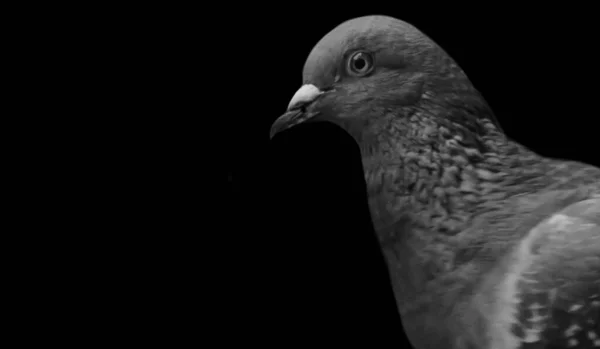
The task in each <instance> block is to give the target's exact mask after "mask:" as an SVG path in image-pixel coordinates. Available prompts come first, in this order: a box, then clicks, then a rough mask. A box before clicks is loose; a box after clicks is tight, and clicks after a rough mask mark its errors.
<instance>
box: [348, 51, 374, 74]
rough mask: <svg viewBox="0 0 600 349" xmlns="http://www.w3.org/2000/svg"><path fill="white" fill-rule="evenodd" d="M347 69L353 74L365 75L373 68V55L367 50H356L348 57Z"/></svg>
mask: <svg viewBox="0 0 600 349" xmlns="http://www.w3.org/2000/svg"><path fill="white" fill-rule="evenodd" d="M346 70H347V71H348V74H350V75H353V76H365V75H367V74H369V73H370V72H371V70H373V57H372V56H371V54H370V53H368V52H366V51H358V52H355V53H353V54H352V55H351V56H350V57H349V58H348V61H347V63H346Z"/></svg>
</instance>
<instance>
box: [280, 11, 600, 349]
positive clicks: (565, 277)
mask: <svg viewBox="0 0 600 349" xmlns="http://www.w3.org/2000/svg"><path fill="white" fill-rule="evenodd" d="M361 60H362V62H360V61H361ZM357 62H358V63H357ZM304 83H305V85H304V87H303V88H302V89H301V90H299V91H298V93H297V94H296V96H294V99H293V101H292V103H291V104H290V108H289V110H288V112H287V113H286V114H284V115H283V116H282V117H281V118H279V119H278V120H277V121H276V123H275V124H274V126H273V133H276V132H278V131H280V130H282V129H285V128H287V127H291V126H293V125H294V124H296V123H300V122H314V121H328V122H333V123H335V124H337V125H339V126H340V127H342V128H344V129H345V130H346V131H347V132H348V133H349V134H350V135H352V136H353V137H354V139H355V140H356V142H357V144H358V145H359V147H360V149H361V155H362V163H363V169H364V172H365V180H366V183H367V188H366V189H367V193H368V198H369V207H370V212H371V217H372V221H373V225H374V228H375V231H376V234H377V236H378V239H379V241H380V245H381V248H382V252H383V254H384V256H385V258H386V261H387V265H388V269H389V273H390V279H391V284H392V288H393V290H394V294H395V297H396V301H397V306H398V310H399V312H400V315H401V317H402V322H403V326H404V329H405V331H406V333H407V335H408V337H409V339H410V340H411V342H412V344H413V345H414V346H415V347H416V348H419V349H437V348H448V349H467V348H481V349H526V348H547V349H549V348H597V347H600V330H598V327H600V320H599V317H600V169H598V168H596V167H593V166H591V165H587V164H583V163H579V162H574V161H563V160H557V159H549V158H545V157H542V156H540V155H538V154H536V153H534V152H532V151H530V150H529V149H527V148H526V147H523V146H521V145H520V144H518V143H516V142H514V141H512V140H510V139H509V138H508V137H506V135H505V134H504V133H503V131H502V129H501V127H500V125H499V123H498V122H497V120H496V119H495V116H494V114H493V112H492V111H491V109H490V108H489V106H488V105H487V103H486V102H485V100H484V99H483V97H482V96H481V95H480V94H479V92H478V91H477V90H476V89H475V88H474V87H473V86H472V84H471V83H470V81H469V80H468V78H467V77H466V75H465V74H464V72H463V71H462V70H461V69H460V68H459V67H458V65H457V64H456V63H455V62H454V61H453V60H452V59H451V58H450V57H449V56H448V55H447V54H446V53H445V52H444V51H443V50H442V49H441V48H439V47H438V46H437V45H436V44H435V43H434V42H433V41H431V40H430V39H429V38H427V37H426V36H425V35H424V34H422V33H420V32H419V31H418V30H417V29H416V28H414V27H413V26H411V25H409V24H407V23H405V22H402V21H399V20H396V19H393V18H389V17H382V16H370V17H362V18H358V19H354V20H351V21H348V22H345V23H343V24H342V25H340V26H338V27H337V28H336V29H334V30H333V31H332V32H330V33H329V34H327V35H326V36H325V37H324V38H323V40H321V42H319V43H318V44H317V46H316V47H315V49H313V52H311V54H310V55H309V58H308V60H307V63H306V65H305V68H304Z"/></svg>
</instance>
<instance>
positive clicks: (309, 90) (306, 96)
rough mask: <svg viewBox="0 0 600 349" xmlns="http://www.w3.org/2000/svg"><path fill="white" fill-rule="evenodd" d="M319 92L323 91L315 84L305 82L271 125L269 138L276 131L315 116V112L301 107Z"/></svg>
mask: <svg viewBox="0 0 600 349" xmlns="http://www.w3.org/2000/svg"><path fill="white" fill-rule="evenodd" d="M321 94H323V92H322V91H321V90H319V89H318V88H317V87H316V86H315V85H311V84H306V85H303V86H302V87H300V89H299V90H298V91H296V93H295V94H294V96H293V97H292V100H291V101H290V104H289V105H288V110H287V112H286V113H285V114H283V115H282V116H280V117H279V118H278V119H277V120H275V122H274V123H273V125H272V126H271V139H272V138H273V136H275V135H276V134H277V133H279V132H281V131H283V130H286V129H288V128H290V127H292V126H294V125H297V124H299V123H302V122H305V121H306V120H309V119H312V118H313V117H314V116H316V115H317V114H318V113H317V112H313V113H309V112H306V109H305V108H302V107H304V106H306V105H308V104H310V103H312V102H314V101H315V100H316V99H317V97H319V96H320V95H321Z"/></svg>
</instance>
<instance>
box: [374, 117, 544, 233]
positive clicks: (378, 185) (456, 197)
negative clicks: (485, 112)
mask: <svg viewBox="0 0 600 349" xmlns="http://www.w3.org/2000/svg"><path fill="white" fill-rule="evenodd" d="M411 125H412V126H411ZM444 125H445V126H444ZM484 126H485V125H484ZM444 127H447V125H446V124H445V123H436V122H435V121H432V120H429V121H428V122H425V121H423V120H421V121H420V122H415V121H414V120H413V121H412V122H404V123H403V125H402V129H403V130H405V132H403V137H391V138H390V137H388V138H387V139H384V138H379V141H380V143H379V144H378V146H377V148H379V151H378V152H377V154H378V155H376V156H373V155H372V154H370V155H368V156H364V155H365V153H368V151H367V149H364V148H363V167H364V170H365V176H366V183H367V190H368V195H369V200H370V205H371V213H372V215H373V219H374V221H377V220H378V219H382V220H383V221H385V219H383V218H381V217H383V216H388V217H398V216H401V215H402V212H421V214H422V215H423V217H419V219H420V220H422V221H424V222H425V223H427V224H429V225H431V226H432V227H435V229H436V230H439V231H442V232H446V233H448V234H452V233H453V232H455V231H459V230H460V229H462V227H463V225H464V224H466V223H467V221H469V219H470V217H472V216H473V213H474V212H475V211H476V210H477V209H478V208H479V207H481V205H494V203H495V202H500V201H502V200H505V199H506V198H507V197H508V196H509V195H511V192H512V191H511V190H510V188H509V187H510V186H511V185H512V186H515V187H516V186H517V185H518V183H519V180H521V179H522V177H523V173H522V169H523V168H528V169H534V168H542V167H540V166H536V165H537V163H539V162H540V161H543V160H542V158H540V157H539V156H538V155H536V154H535V153H533V152H531V151H529V150H527V149H526V148H524V147H522V146H520V145H519V144H517V143H515V142H512V141H511V140H509V139H508V138H506V137H505V136H504V135H503V134H501V133H500V132H488V133H484V134H468V133H460V132H453V131H450V134H451V136H449V135H448V134H446V133H444V132H442V131H440V129H441V128H444ZM490 127H491V126H490ZM396 129H397V127H396ZM492 131H493V130H492ZM372 149H373V147H371V148H369V151H372ZM519 171H521V172H519ZM543 175H544V173H543V171H531V170H530V172H529V173H528V176H529V178H531V180H533V181H536V179H535V178H543ZM377 217H380V218H377Z"/></svg>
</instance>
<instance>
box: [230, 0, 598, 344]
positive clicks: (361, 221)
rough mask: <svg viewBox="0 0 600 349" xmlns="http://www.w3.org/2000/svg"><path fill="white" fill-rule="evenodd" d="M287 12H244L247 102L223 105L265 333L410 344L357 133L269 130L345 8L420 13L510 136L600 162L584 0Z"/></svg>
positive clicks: (233, 93)
mask: <svg viewBox="0 0 600 349" xmlns="http://www.w3.org/2000/svg"><path fill="white" fill-rule="evenodd" d="M303 6H307V7H303ZM350 7H351V8H350ZM277 10H278V11H280V12H279V14H266V13H261V14H257V15H254V13H253V15H252V16H248V17H245V16H241V17H240V18H236V21H234V24H233V27H234V28H240V29H239V30H242V31H243V32H244V35H245V36H246V37H247V39H248V40H247V41H246V40H242V41H241V42H240V41H237V42H235V43H234V44H231V42H230V41H228V44H231V45H232V46H230V47H228V50H227V52H228V55H232V56H230V57H229V58H227V62H230V61H229V59H231V62H236V64H235V65H234V66H235V67H236V68H235V69H233V71H232V70H231V69H230V70H229V71H230V72H231V74H230V75H227V76H228V77H230V79H228V83H229V82H231V89H230V90H228V95H227V98H228V99H229V100H230V101H231V103H232V104H236V105H244V106H246V107H245V109H244V112H243V113H239V112H236V111H235V110H231V109H230V108H228V107H227V106H224V107H223V109H222V110H223V114H222V115H221V116H220V117H222V118H224V122H225V123H228V125H229V127H228V128H227V130H228V132H230V135H229V140H230V142H229V143H228V148H227V149H228V151H229V153H228V155H227V159H228V165H229V167H228V171H229V172H228V180H229V188H230V198H231V199H230V201H229V204H230V208H231V211H229V212H235V216H234V217H237V218H240V220H239V221H237V220H236V219H234V218H233V217H232V220H233V221H236V222H232V223H231V224H232V225H231V226H230V227H231V229H232V231H236V232H242V234H243V235H244V237H243V238H242V239H240V240H238V242H237V243H238V244H240V245H242V244H244V243H246V244H247V246H253V248H255V249H254V250H253V251H252V252H250V256H251V257H250V258H249V259H248V260H247V263H248V264H246V265H252V271H251V272H249V273H248V274H246V276H247V277H248V278H249V279H250V280H252V281H251V282H250V286H247V288H246V289H245V291H246V294H247V295H252V301H250V302H254V303H252V305H251V309H254V311H250V312H249V314H248V323H253V324H255V325H259V327H261V328H264V329H265V330H263V331H258V332H254V331H253V332H252V333H253V336H255V337H253V338H255V339H257V340H260V341H265V340H266V341H267V342H271V343H276V342H277V341H278V339H276V338H279V337H281V338H284V339H285V342H284V343H289V344H290V345H291V344H292V343H294V344H296V343H302V344H306V345H315V346H316V345H318V344H325V343H327V344H338V345H358V344H360V345H368V346H369V347H374V348H378V347H384V346H386V345H391V344H393V343H398V342H402V343H404V344H406V343H405V341H406V338H405V337H404V334H403V332H402V331H400V328H401V322H400V319H399V316H398V315H397V312H396V308H395V302H394V298H393V294H392V290H391V286H390V283H389V279H388V275H387V270H386V268H385V263H384V261H383V257H382V255H381V254H380V252H379V248H378V245H377V242H376V240H375V236H374V233H373V231H372V228H371V226H370V218H369V213H368V209H367V204H366V196H365V194H364V185H365V184H364V180H363V178H362V172H361V164H360V154H359V152H358V149H357V147H356V145H355V144H354V143H353V141H352V139H350V137H349V136H347V135H346V134H345V133H344V132H343V131H341V130H340V129H337V128H336V127H335V126H333V125H328V124H313V125H300V126H298V127H296V128H293V129H291V130H289V131H285V132H283V133H281V134H280V135H278V136H276V137H275V138H274V139H273V140H272V141H270V140H269V138H268V137H269V130H270V126H271V123H272V122H273V121H274V120H275V119H276V118H277V117H278V116H279V115H280V114H282V113H283V112H284V111H285V109H286V107H287V104H288V102H289V100H290V98H291V97H292V95H293V94H294V92H295V91H296V90H297V89H298V88H299V87H300V85H301V82H302V81H301V74H302V67H303V64H304V60H305V59H306V57H307V56H308V54H309V52H310V50H311V49H312V47H313V46H314V45H315V44H316V43H317V42H318V40H320V38H321V37H322V36H323V35H325V34H326V33H327V32H328V31H329V30H331V29H333V28H334V27H335V26H337V25H338V24H340V23H341V22H343V21H344V20H347V19H350V18H353V17H357V16H362V15H368V14H385V15H389V16H393V17H397V18H399V19H402V20H405V21H407V22H410V23H411V24H413V25H415V26H416V27H417V28H419V29H420V30H421V31H423V32H424V33H426V34H427V35H428V36H430V37H431V38H432V39H433V40H434V41H436V42H437V43H438V44H439V45H440V46H442V47H443V48H444V49H445V50H446V51H447V52H448V53H449V54H450V55H451V56H452V57H453V58H454V59H455V60H456V61H457V62H458V64H459V65H460V66H461V67H462V68H463V70H464V71H465V72H466V73H467V75H468V76H469V78H470V79H471V81H472V82H473V84H474V85H475V86H476V88H477V89H478V90H479V91H480V92H481V93H482V94H483V96H484V97H485V98H486V100H487V101H488V103H489V104H490V106H491V107H492V109H493V110H494V111H495V113H496V116H497V118H498V119H499V122H500V123H501V125H502V127H503V129H504V131H505V132H506V133H507V135H508V136H509V137H511V138H513V139H514V140H516V141H518V142H520V143H522V144H524V145H525V146H527V147H529V148H531V149H532V150H534V151H536V152H538V153H539V154H541V155H544V156H550V157H557V158H564V159H572V160H578V161H584V162H588V163H593V164H596V165H600V159H599V157H598V156H597V154H596V151H595V149H597V148H598V146H597V137H598V135H597V132H596V128H597V126H596V124H597V123H598V120H597V118H598V113H597V108H596V101H597V99H598V96H597V91H598V87H597V84H596V81H597V79H598V72H597V71H596V66H597V59H598V54H597V53H596V52H597V51H596V50H597V49H596V45H595V44H594V43H593V42H594V41H595V39H594V34H593V33H594V32H595V28H593V25H592V22H591V21H590V20H589V19H588V18H587V17H589V16H587V15H586V10H585V9H578V10H576V11H575V10H568V9H564V8H554V9H551V8H544V9H539V10H538V9H535V10H534V9H532V10H529V11H527V10H524V9H519V10H516V9H508V8H493V7H490V8H476V7H470V8H446V9H441V8H434V5H428V6H423V7H421V8H417V7H414V8H408V7H406V6H405V5H402V6H395V7H394V6H390V7H388V8H381V9H376V10H365V9H364V8H361V6H347V5H346V6H341V7H339V8H337V9H336V10H335V11H331V10H329V11H325V10H321V9H319V8H315V7H311V6H310V5H307V4H295V5H290V9H289V10H288V9H277ZM230 52H232V53H230ZM233 81H235V83H233ZM233 235H234V236H239V235H238V234H237V233H236V234H233ZM241 241H243V242H241ZM259 318H260V319H261V320H257V319H259ZM267 338H268V340H267ZM284 346H285V345H284Z"/></svg>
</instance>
